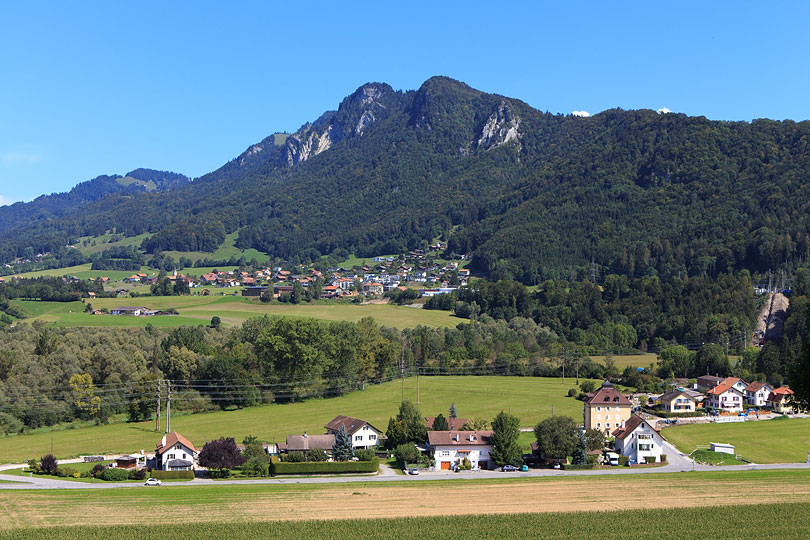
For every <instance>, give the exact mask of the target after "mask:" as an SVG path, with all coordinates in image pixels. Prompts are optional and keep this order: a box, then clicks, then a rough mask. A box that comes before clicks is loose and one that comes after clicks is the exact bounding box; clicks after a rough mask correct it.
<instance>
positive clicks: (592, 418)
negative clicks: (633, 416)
mask: <svg viewBox="0 0 810 540" xmlns="http://www.w3.org/2000/svg"><path fill="white" fill-rule="evenodd" d="M583 408H584V411H583V415H584V420H585V429H595V430H597V431H602V432H607V433H610V432H611V431H612V430H614V429H616V428H620V427H624V423H625V422H626V421H627V420H629V419H630V411H631V410H632V408H633V404H632V403H631V402H630V400H629V399H628V398H627V396H625V395H624V394H622V393H621V392H619V391H618V390H616V389H615V388H614V387H613V384H611V383H610V381H605V382H603V383H602V386H601V387H600V388H599V389H598V390H597V391H596V392H591V393H589V394H588V395H587V396H585V403H584V407H583Z"/></svg>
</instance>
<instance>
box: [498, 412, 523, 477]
mask: <svg viewBox="0 0 810 540" xmlns="http://www.w3.org/2000/svg"><path fill="white" fill-rule="evenodd" d="M519 436H520V420H519V419H518V418H516V417H514V416H512V415H511V414H508V413H505V412H503V411H501V412H500V413H499V414H498V416H496V417H495V420H493V422H492V459H493V460H494V461H495V463H496V464H498V466H501V467H502V466H504V465H514V466H516V467H517V466H519V465H522V464H523V451H522V450H521V448H520V445H519V444H518V437H519Z"/></svg>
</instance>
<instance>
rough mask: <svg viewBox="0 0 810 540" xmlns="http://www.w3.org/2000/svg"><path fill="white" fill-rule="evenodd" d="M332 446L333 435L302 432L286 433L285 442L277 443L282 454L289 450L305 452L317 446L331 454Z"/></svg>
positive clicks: (333, 443) (333, 444)
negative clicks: (300, 433) (297, 433)
mask: <svg viewBox="0 0 810 540" xmlns="http://www.w3.org/2000/svg"><path fill="white" fill-rule="evenodd" d="M334 446H335V436H334V435H307V434H306V433H304V434H303V435H287V439H286V442H283V443H278V451H279V452H280V453H282V454H286V453H289V452H301V453H302V454H306V453H307V452H309V451H310V450H314V449H316V448H317V449H319V450H323V451H325V452H326V453H327V454H329V455H331V454H332V448H333V447H334Z"/></svg>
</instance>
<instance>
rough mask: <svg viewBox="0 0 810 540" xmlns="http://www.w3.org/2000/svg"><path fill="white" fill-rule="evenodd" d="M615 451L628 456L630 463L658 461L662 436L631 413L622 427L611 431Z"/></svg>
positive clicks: (661, 448)
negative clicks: (614, 438) (614, 439)
mask: <svg viewBox="0 0 810 540" xmlns="http://www.w3.org/2000/svg"><path fill="white" fill-rule="evenodd" d="M613 436H614V437H616V441H615V443H614V445H615V448H616V452H618V453H619V454H621V455H623V456H627V457H629V458H630V462H631V463H660V462H661V454H662V453H663V449H664V438H663V437H662V436H661V433H660V432H659V431H658V430H657V429H655V428H654V427H653V426H652V425H651V424H650V423H649V422H647V421H646V420H644V419H643V418H642V417H640V416H636V415H633V416H631V417H630V418H629V419H628V420H627V422H625V424H624V427H621V428H618V429H616V430H614V431H613Z"/></svg>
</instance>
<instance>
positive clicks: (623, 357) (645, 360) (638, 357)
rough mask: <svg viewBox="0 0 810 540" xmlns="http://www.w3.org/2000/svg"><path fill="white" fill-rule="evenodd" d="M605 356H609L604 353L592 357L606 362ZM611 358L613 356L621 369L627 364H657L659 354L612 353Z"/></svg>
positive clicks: (637, 365)
mask: <svg viewBox="0 0 810 540" xmlns="http://www.w3.org/2000/svg"><path fill="white" fill-rule="evenodd" d="M605 358H607V356H603V355H593V356H591V359H592V360H594V361H595V362H599V363H601V364H604V363H605ZM610 358H613V362H614V363H615V364H616V368H617V369H618V370H619V371H621V370H623V369H624V368H626V367H627V366H631V367H643V368H646V367H649V366H650V364H655V363H657V362H658V356H657V355H655V354H652V353H643V354H616V355H611V356H610Z"/></svg>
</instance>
